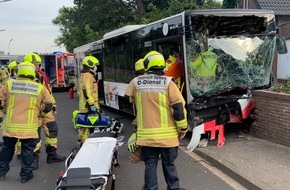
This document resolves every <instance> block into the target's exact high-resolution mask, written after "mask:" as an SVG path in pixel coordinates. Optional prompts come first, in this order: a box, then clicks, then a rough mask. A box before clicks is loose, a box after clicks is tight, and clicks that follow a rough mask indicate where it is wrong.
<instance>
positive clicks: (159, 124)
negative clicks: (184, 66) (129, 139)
mask: <svg viewBox="0 0 290 190" xmlns="http://www.w3.org/2000/svg"><path fill="white" fill-rule="evenodd" d="M144 68H145V71H146V72H147V73H146V74H144V75H141V76H138V77H135V78H134V79H133V80H132V81H131V82H130V83H129V86H128V88H127V90H126V95H127V96H129V98H130V102H131V103H134V104H135V105H136V109H137V142H136V144H137V146H141V147H142V152H141V158H142V160H143V161H144V163H145V177H144V180H145V182H144V186H143V189H156V188H157V187H158V184H157V173H156V172H157V164H158V160H159V156H161V159H162V167H163V174H164V178H165V181H166V183H167V187H168V189H181V188H180V185H179V178H178V175H177V170H176V167H175V165H174V160H175V159H176V158H177V153H178V145H179V139H178V137H179V138H180V139H182V138H184V136H185V134H186V132H187V126H188V125H187V116H186V115H187V113H186V110H185V101H184V99H183V97H182V95H181V93H180V91H179V90H178V88H177V86H176V84H175V83H174V82H173V81H172V78H171V77H167V76H164V75H163V70H164V68H165V60H164V57H163V55H162V54H161V53H159V52H157V51H151V52H149V53H148V54H147V55H146V56H145V57H144ZM148 113H150V114H148Z"/></svg>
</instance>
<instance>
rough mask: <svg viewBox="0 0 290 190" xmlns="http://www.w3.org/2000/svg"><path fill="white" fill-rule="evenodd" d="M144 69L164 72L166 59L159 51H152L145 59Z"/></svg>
mask: <svg viewBox="0 0 290 190" xmlns="http://www.w3.org/2000/svg"><path fill="white" fill-rule="evenodd" d="M144 68H145V71H148V70H163V69H164V68H165V59H164V57H163V55H162V54H161V53H159V52H157V51H150V52H149V53H147V54H146V55H145V57H144Z"/></svg>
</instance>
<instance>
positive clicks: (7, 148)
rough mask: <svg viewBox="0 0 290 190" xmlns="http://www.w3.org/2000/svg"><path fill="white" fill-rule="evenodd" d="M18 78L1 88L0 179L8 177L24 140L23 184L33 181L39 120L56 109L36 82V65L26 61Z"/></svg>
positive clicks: (22, 153) (21, 66)
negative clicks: (17, 148) (2, 113)
mask: <svg viewBox="0 0 290 190" xmlns="http://www.w3.org/2000/svg"><path fill="white" fill-rule="evenodd" d="M17 75H18V78H17V79H15V80H8V81H7V84H6V85H4V86H3V87H2V88H1V89H0V102H1V105H0V107H1V109H2V110H3V112H4V113H5V114H6V116H5V119H4V123H3V146H2V149H1V151H0V178H5V175H6V174H7V172H8V171H9V169H10V167H9V164H10V162H11V160H12V158H13V154H14V149H15V144H16V142H17V140H18V139H20V141H21V155H22V156H21V171H20V177H21V183H26V182H27V181H29V180H30V179H31V178H33V168H32V164H33V160H34V156H33V150H34V148H35V146H36V144H37V142H38V138H39V134H38V127H39V124H38V122H39V121H38V117H45V115H47V114H48V113H49V112H50V111H51V108H52V103H51V98H50V95H49V93H48V91H47V90H46V89H44V87H43V85H41V84H38V83H36V82H35V81H34V79H35V77H36V74H35V66H34V65H33V64H31V63H29V62H23V63H21V64H19V67H18V73H17Z"/></svg>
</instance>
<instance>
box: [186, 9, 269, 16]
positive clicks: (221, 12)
mask: <svg viewBox="0 0 290 190" xmlns="http://www.w3.org/2000/svg"><path fill="white" fill-rule="evenodd" d="M186 14H187V15H199V14H202V15H205V16H208V15H213V16H234V15H239V16H242V15H263V14H274V11H272V10H263V9H208V10H189V11H186Z"/></svg>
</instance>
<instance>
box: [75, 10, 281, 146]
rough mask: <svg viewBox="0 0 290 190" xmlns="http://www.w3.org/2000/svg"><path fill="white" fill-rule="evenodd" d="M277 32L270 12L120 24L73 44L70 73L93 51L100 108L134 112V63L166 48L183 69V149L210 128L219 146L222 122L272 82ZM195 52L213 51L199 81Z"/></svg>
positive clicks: (248, 108)
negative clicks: (187, 130) (207, 72)
mask: <svg viewBox="0 0 290 190" xmlns="http://www.w3.org/2000/svg"><path fill="white" fill-rule="evenodd" d="M277 31H278V29H277V26H276V22H275V15H274V12H273V11H268V10H250V9H232V10H231V9H223V10H193V11H185V12H182V13H180V14H176V15H173V16H171V17H168V18H164V19H162V20H158V21H156V22H153V23H149V24H147V25H131V26H125V27H123V28H120V29H117V30H114V31H112V32H109V33H107V34H105V35H104V37H103V38H102V39H100V40H99V41H96V42H92V43H89V44H86V45H83V46H81V47H77V48H75V49H74V54H75V64H76V67H75V68H76V73H77V76H76V78H79V71H80V69H81V61H82V59H83V58H84V56H85V55H93V56H96V57H97V58H98V59H99V60H100V62H101V65H100V66H99V68H98V71H99V74H98V79H99V83H98V84H99V96H100V100H101V101H102V102H103V104H104V105H105V106H109V107H112V108H115V109H117V110H121V111H124V112H128V113H131V114H135V109H134V106H133V105H132V104H130V103H129V102H128V99H127V98H126V97H125V96H124V93H125V89H126V87H127V85H128V83H129V82H130V81H131V80H132V79H133V78H134V77H135V76H134V63H135V62H136V61H137V60H138V59H140V58H143V57H144V56H145V54H146V53H148V52H149V51H151V50H156V51H159V52H161V53H162V54H163V55H164V57H165V58H168V56H169V53H170V50H171V49H172V48H175V49H178V50H179V52H180V59H181V60H182V61H181V62H182V64H183V69H184V70H183V86H184V87H183V90H182V94H183V96H184V99H185V101H186V108H187V111H188V120H189V122H190V126H191V129H192V130H193V138H194V139H195V140H193V141H194V143H193V141H192V142H191V146H190V147H188V148H189V149H191V150H192V149H194V148H195V147H196V146H197V144H198V142H199V137H200V134H202V133H205V132H207V131H214V132H215V131H216V130H219V131H220V135H219V140H218V146H222V145H223V143H224V136H223V125H224V124H226V123H229V122H240V121H242V120H244V119H246V118H247V117H249V114H250V113H251V112H252V111H253V109H254V107H255V102H254V100H253V99H252V98H251V92H252V90H253V89H263V88H269V87H271V85H272V82H273V80H272V78H273V77H272V74H271V73H272V66H273V64H274V57H275V54H276V52H277V51H276V50H277V49H278V50H280V51H279V52H281V53H286V52H287V49H286V46H285V41H284V40H283V39H282V38H280V37H279V35H278V34H277ZM277 42H279V43H277ZM277 44H278V46H277ZM277 47H278V48H277ZM202 51H211V52H214V54H215V55H216V60H217V66H216V68H217V69H216V74H215V78H214V80H208V81H207V80H204V79H201V77H200V76H197V75H196V73H195V71H194V69H193V63H194V61H195V58H196V57H197V56H199V55H200V53H201V52H202ZM205 68H206V67H203V69H205ZM77 81H78V79H77ZM201 82H202V85H200V83H201ZM213 138H215V134H213V133H212V134H211V139H213ZM197 139H198V140H197Z"/></svg>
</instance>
